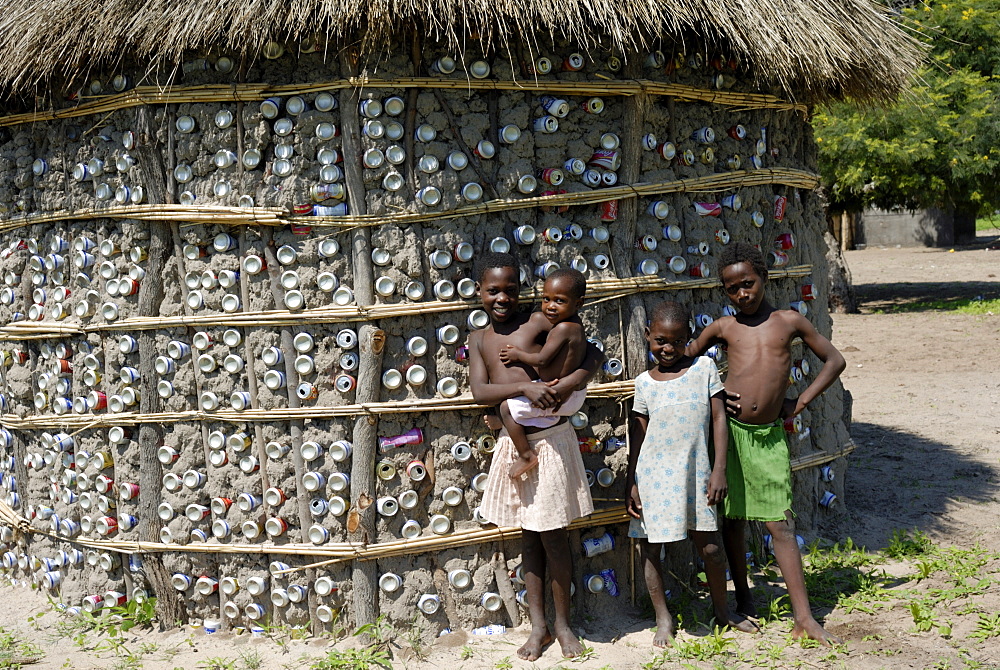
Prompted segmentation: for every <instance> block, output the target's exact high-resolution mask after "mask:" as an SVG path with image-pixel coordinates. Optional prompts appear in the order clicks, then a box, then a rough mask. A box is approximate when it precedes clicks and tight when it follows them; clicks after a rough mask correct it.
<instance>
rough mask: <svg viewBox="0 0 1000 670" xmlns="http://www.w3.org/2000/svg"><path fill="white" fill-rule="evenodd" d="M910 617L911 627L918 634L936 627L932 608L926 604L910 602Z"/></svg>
mask: <svg viewBox="0 0 1000 670" xmlns="http://www.w3.org/2000/svg"><path fill="white" fill-rule="evenodd" d="M910 616H912V617H913V627H914V628H915V629H916V631H917V632H918V633H926V632H928V631H929V630H931V629H932V628H934V626H936V625H937V618H936V617H935V616H934V608H933V606H931V605H928V604H926V603H922V602H920V601H917V600H914V601H913V602H911V603H910Z"/></svg>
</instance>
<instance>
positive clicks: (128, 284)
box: [118, 277, 139, 295]
mask: <svg viewBox="0 0 1000 670" xmlns="http://www.w3.org/2000/svg"><path fill="white" fill-rule="evenodd" d="M122 286H124V287H125V295H135V294H136V293H138V292H139V282H137V281H136V280H134V279H132V278H131V277H126V278H125V279H122V281H121V283H120V284H119V285H118V291H119V293H120V292H121V287H122Z"/></svg>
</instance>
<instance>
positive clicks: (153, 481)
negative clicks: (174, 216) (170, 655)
mask: <svg viewBox="0 0 1000 670" xmlns="http://www.w3.org/2000/svg"><path fill="white" fill-rule="evenodd" d="M170 127H171V128H172V127H173V125H172V122H171V125H170ZM135 128H136V133H137V135H138V141H137V143H136V147H135V149H134V150H133V153H134V154H135V157H136V168H137V169H138V170H139V171H141V173H142V177H143V178H142V183H143V184H144V187H145V190H146V194H147V198H148V202H153V203H171V202H173V196H172V195H171V194H170V193H169V192H168V191H167V182H166V181H165V179H164V175H165V174H166V173H167V172H168V171H167V169H166V168H165V166H164V156H163V151H162V148H161V147H160V144H159V142H157V140H156V129H155V128H154V127H153V111H152V110H151V109H150V108H149V107H148V106H146V105H143V106H141V107H138V108H136V123H135ZM168 134H169V133H168ZM170 247H171V231H170V224H168V223H162V222H159V221H151V222H150V223H149V257H148V263H147V265H146V276H147V277H148V278H149V279H148V280H147V281H143V282H142V283H141V284H140V286H139V314H140V315H142V316H153V315H156V314H159V310H160V303H162V302H163V295H164V286H165V285H166V281H164V277H165V275H166V258H167V254H168V253H169V250H170ZM177 279H178V281H180V280H182V279H183V277H178V278H177ZM137 339H138V342H139V374H140V378H141V380H142V382H141V391H140V401H139V411H140V412H141V413H142V414H152V413H155V412H159V411H161V407H160V405H161V400H160V396H159V395H157V393H156V378H157V375H156V371H155V369H154V368H153V361H154V359H155V358H156V357H157V356H158V355H159V353H160V352H159V351H158V349H157V347H156V331H155V330H141V331H139V333H138V334H137ZM162 440H163V429H162V427H161V426H160V425H158V424H155V423H143V424H142V425H141V426H140V427H139V438H138V442H139V466H140V467H139V490H140V491H141V492H142V493H143V494H144V495H140V496H139V506H138V516H139V539H140V540H143V541H146V542H158V541H159V531H158V528H159V525H160V523H159V519H158V517H157V516H156V499H155V493H156V492H157V491H159V490H160V487H161V485H162V484H161V482H160V462H159V460H157V458H156V449H157V447H158V446H159V445H160V443H161V442H162ZM143 568H144V571H145V573H146V577H147V578H148V579H149V584H150V586H151V587H152V589H153V594H154V595H155V596H156V618H157V619H158V620H159V622H160V629H161V630H165V629H166V628H168V627H173V626H174V625H176V624H177V622H187V617H188V614H187V606H186V605H187V604H186V602H185V601H184V598H183V597H182V596H181V594H180V593H179V592H178V591H177V590H176V589H174V588H173V586H172V585H171V584H170V573H169V572H168V571H167V569H166V567H165V566H164V564H163V558H162V556H161V555H160V554H155V553H151V554H146V555H145V556H144V560H143Z"/></svg>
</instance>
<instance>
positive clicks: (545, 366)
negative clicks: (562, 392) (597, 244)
mask: <svg viewBox="0 0 1000 670" xmlns="http://www.w3.org/2000/svg"><path fill="white" fill-rule="evenodd" d="M586 291H587V280H586V279H585V278H584V276H583V274H582V273H580V272H578V271H576V270H568V269H559V270H556V271H555V272H553V273H552V274H550V275H549V276H548V278H546V280H545V284H544V285H543V287H542V310H541V311H540V312H533V313H532V314H531V316H530V317H528V322H527V323H526V324H525V325H524V326H523V328H522V330H523V331H524V335H525V337H526V338H528V339H529V340H531V341H535V340H537V339H538V338H539V337H541V336H544V337H545V344H544V345H543V346H541V347H538V346H535V347H533V349H534V351H532V350H530V349H529V350H524V349H521V348H520V347H518V346H517V344H515V343H513V342H512V343H509V344H506V345H504V346H503V347H502V348H501V349H500V360H501V361H502V362H503V363H504V365H513V364H515V363H523V364H525V365H530V366H531V367H532V368H534V370H535V374H537V375H538V378H539V379H540V380H541V381H543V382H551V381H555V380H558V379H561V378H563V377H565V376H566V375H568V374H570V373H572V372H574V371H575V370H578V369H579V368H580V365H581V364H582V363H583V359H584V357H585V356H586V354H587V337H586V335H585V334H584V332H583V323H582V322H581V321H580V316H579V314H577V312H578V311H579V309H580V307H581V305H583V296H584V293H586ZM546 333H547V334H546ZM586 399H587V391H586V390H584V389H579V390H577V391H574V392H573V393H572V395H570V397H569V398H567V399H566V401H565V402H563V403H562V404H561V405H559V406H558V407H557V408H555V409H543V408H540V407H535V406H533V405H532V404H531V401H530V400H528V399H527V398H526V397H524V396H518V397H516V398H511V399H509V400H505V401H504V402H502V403H501V404H500V416H501V418H502V419H503V427H504V429H505V430H506V431H507V434H508V435H509V436H510V439H511V440H513V442H514V447H515V448H516V449H517V454H518V458H517V460H516V461H514V463H513V464H511V466H510V471H509V474H510V477H511V478H512V479H516V478H518V477H520V476H521V475H522V474H524V473H525V472H527V471H528V470H530V469H531V468H533V467H535V466H536V465H538V454H536V453H535V451H534V450H533V449H531V447H529V446H528V437H527V433H526V432H525V430H524V428H525V426H531V427H534V428H551V427H552V426H554V425H556V424H557V423H559V420H560V417H565V416H572V415H574V414H576V413H577V412H579V411H580V408H581V407H583V403H584V401H585V400H586Z"/></svg>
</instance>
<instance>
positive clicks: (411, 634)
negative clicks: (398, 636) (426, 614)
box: [403, 616, 427, 661]
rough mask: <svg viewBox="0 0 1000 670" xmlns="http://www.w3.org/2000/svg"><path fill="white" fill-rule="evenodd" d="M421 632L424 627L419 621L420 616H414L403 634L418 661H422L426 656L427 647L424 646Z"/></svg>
mask: <svg viewBox="0 0 1000 670" xmlns="http://www.w3.org/2000/svg"><path fill="white" fill-rule="evenodd" d="M423 633H424V629H423V626H422V625H421V623H420V618H419V617H416V616H415V617H413V623H411V624H410V627H409V628H407V629H406V633H404V634H403V639H404V640H406V643H407V644H408V645H410V649H411V650H412V651H413V655H414V656H415V657H416V658H417V660H418V661H423V660H425V659H426V658H427V647H426V646H424V637H423Z"/></svg>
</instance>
